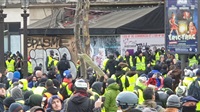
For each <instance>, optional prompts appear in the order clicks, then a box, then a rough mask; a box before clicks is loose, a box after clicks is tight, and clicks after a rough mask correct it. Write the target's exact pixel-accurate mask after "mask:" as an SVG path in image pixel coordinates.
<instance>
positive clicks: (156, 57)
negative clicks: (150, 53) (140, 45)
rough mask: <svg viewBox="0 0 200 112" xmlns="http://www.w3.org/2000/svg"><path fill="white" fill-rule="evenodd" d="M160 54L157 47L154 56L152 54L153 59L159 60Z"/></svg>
mask: <svg viewBox="0 0 200 112" xmlns="http://www.w3.org/2000/svg"><path fill="white" fill-rule="evenodd" d="M160 55H161V52H160V49H157V50H156V51H155V56H154V58H155V61H158V60H160Z"/></svg>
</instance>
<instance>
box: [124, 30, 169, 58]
mask: <svg viewBox="0 0 200 112" xmlns="http://www.w3.org/2000/svg"><path fill="white" fill-rule="evenodd" d="M164 37H165V35H164V34H130V35H121V41H120V42H121V54H122V55H123V56H124V55H125V51H129V53H131V54H133V53H134V52H135V51H137V46H142V47H143V49H144V48H145V46H147V45H148V46H150V47H151V48H152V47H154V46H156V47H157V48H161V47H164V45H165V44H164V42H165V40H164Z"/></svg>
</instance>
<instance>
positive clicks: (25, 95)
mask: <svg viewBox="0 0 200 112" xmlns="http://www.w3.org/2000/svg"><path fill="white" fill-rule="evenodd" d="M32 94H33V91H26V92H25V93H24V100H27V99H29V97H30V96H31V95H32Z"/></svg>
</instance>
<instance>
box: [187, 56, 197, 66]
mask: <svg viewBox="0 0 200 112" xmlns="http://www.w3.org/2000/svg"><path fill="white" fill-rule="evenodd" d="M188 60H189V66H190V67H191V66H193V65H194V64H198V61H197V59H196V57H195V56H193V57H192V58H191V59H190V58H188Z"/></svg>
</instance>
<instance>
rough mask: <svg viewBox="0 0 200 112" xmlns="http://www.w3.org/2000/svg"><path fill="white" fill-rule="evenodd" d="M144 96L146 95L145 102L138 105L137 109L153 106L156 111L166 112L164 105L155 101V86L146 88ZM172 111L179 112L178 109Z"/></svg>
mask: <svg viewBox="0 0 200 112" xmlns="http://www.w3.org/2000/svg"><path fill="white" fill-rule="evenodd" d="M143 97H144V102H143V103H142V104H140V105H138V106H137V107H136V109H141V110H144V108H152V109H155V111H156V112H165V109H164V108H163V107H162V106H160V105H157V104H156V101H155V100H156V96H155V91H154V89H153V88H151V87H147V88H145V89H144V90H143ZM139 100H140V98H139ZM150 112H152V111H150ZM172 112H177V111H172Z"/></svg>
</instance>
